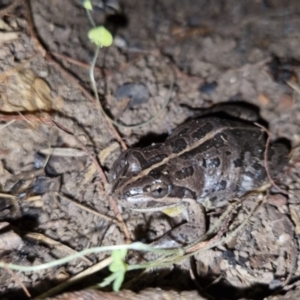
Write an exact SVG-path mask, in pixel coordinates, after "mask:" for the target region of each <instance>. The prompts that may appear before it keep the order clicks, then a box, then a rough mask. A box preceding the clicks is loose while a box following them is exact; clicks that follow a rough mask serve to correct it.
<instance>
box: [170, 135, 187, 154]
mask: <svg viewBox="0 0 300 300" xmlns="http://www.w3.org/2000/svg"><path fill="white" fill-rule="evenodd" d="M186 147H187V143H186V141H185V140H184V139H182V138H179V139H176V140H175V141H173V142H171V148H172V152H173V153H179V152H181V151H183V150H184V149H185V148H186Z"/></svg>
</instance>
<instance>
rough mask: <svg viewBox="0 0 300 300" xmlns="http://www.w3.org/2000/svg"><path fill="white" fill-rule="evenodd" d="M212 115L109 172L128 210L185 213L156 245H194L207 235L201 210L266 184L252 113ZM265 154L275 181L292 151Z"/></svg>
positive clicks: (278, 146) (275, 146) (262, 136)
mask: <svg viewBox="0 0 300 300" xmlns="http://www.w3.org/2000/svg"><path fill="white" fill-rule="evenodd" d="M239 110H240V111H241V113H240V114H239V113H238V111H239ZM211 111H212V113H211ZM211 111H210V112H209V113H207V114H204V115H203V116H202V117H201V118H197V119H193V120H191V121H188V122H186V123H184V124H183V125H181V126H179V127H178V128H177V129H176V130H175V131H174V132H173V134H172V135H171V136H170V137H168V138H167V139H166V141H165V142H164V143H160V144H153V145H151V146H148V147H145V148H133V149H129V150H127V151H125V152H124V153H122V154H121V156H120V157H119V158H118V160H117V161H116V162H115V163H114V165H113V167H112V169H111V171H110V174H109V175H110V176H109V177H110V182H111V189H112V194H113V196H114V197H115V199H116V200H117V201H118V203H120V204H121V205H122V206H123V207H124V208H127V209H131V210H136V211H141V212H153V211H160V212H164V213H165V214H167V215H169V216H171V217H175V216H177V215H178V214H180V213H183V214H184V216H185V219H186V221H187V222H186V223H184V224H182V225H180V226H178V227H176V228H174V229H173V230H172V231H171V232H169V233H168V234H166V235H164V236H163V238H161V239H160V240H158V242H157V243H156V245H158V246H162V247H176V246H178V245H185V244H187V243H191V242H193V240H195V239H197V238H199V237H201V235H203V234H204V232H205V215H204V210H203V206H204V207H205V208H215V207H220V206H224V205H226V203H228V201H229V200H232V199H233V198H234V197H240V196H242V195H244V194H245V193H247V192H249V191H252V190H255V189H257V188H259V187H261V186H262V185H263V184H264V183H266V182H267V181H268V176H267V172H266V169H265V161H264V156H265V148H266V141H267V135H266V133H265V132H264V131H263V130H262V129H261V128H260V127H258V126H257V125H255V124H254V123H253V121H254V117H253V115H254V114H255V112H254V110H253V109H250V108H249V107H246V108H243V107H242V106H240V107H238V106H230V105H225V106H219V107H217V108H216V109H215V108H214V109H213V110H211ZM247 111H248V113H247ZM245 112H246V113H245ZM232 115H234V117H232ZM239 115H243V116H244V115H249V116H250V118H248V119H251V121H246V120H242V119H240V118H238V116H239ZM267 154H268V155H267V164H268V169H269V173H270V175H271V176H272V177H274V176H275V175H276V174H277V173H278V172H279V171H280V170H281V169H282V168H283V166H284V165H285V164H286V163H287V160H288V154H289V149H288V147H286V145H284V144H282V143H271V144H270V146H269V149H268V151H267Z"/></svg>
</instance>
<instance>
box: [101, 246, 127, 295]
mask: <svg viewBox="0 0 300 300" xmlns="http://www.w3.org/2000/svg"><path fill="white" fill-rule="evenodd" d="M126 255H127V249H120V250H114V251H113V252H112V255H111V257H112V259H113V261H112V263H111V264H110V265H109V270H110V271H111V273H112V274H111V275H110V276H108V277H106V278H105V279H104V281H103V282H102V283H101V284H100V286H101V287H104V286H107V285H109V284H110V283H112V282H113V290H114V291H115V292H117V291H118V290H119V289H120V287H121V285H122V283H123V281H124V277H125V273H126V271H127V269H128V265H127V264H126V263H125V257H126Z"/></svg>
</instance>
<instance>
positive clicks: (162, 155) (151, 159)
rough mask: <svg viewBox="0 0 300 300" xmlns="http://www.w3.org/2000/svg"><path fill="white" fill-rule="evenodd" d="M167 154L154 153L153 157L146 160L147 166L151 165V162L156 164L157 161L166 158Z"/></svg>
mask: <svg viewBox="0 0 300 300" xmlns="http://www.w3.org/2000/svg"><path fill="white" fill-rule="evenodd" d="M167 156H168V155H167V154H158V155H155V156H153V157H151V158H150V159H149V160H148V164H149V166H152V165H153V164H156V163H158V162H161V161H162V160H163V159H164V158H166V157H167Z"/></svg>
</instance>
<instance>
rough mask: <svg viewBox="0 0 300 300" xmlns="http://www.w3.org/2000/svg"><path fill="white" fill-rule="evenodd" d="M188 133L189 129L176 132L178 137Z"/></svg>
mask: <svg viewBox="0 0 300 300" xmlns="http://www.w3.org/2000/svg"><path fill="white" fill-rule="evenodd" d="M188 131H189V128H183V129H182V130H180V131H179V132H178V135H179V136H181V135H183V134H186V133H187V132H188Z"/></svg>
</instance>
